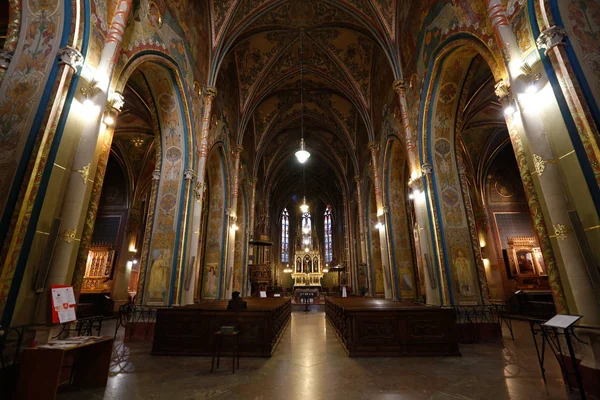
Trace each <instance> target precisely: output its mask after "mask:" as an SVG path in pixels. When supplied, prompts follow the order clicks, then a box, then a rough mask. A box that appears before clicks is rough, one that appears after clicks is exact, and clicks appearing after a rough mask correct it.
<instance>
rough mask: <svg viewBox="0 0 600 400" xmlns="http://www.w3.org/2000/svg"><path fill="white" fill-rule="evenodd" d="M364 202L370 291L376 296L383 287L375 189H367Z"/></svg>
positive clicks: (382, 294) (383, 290)
mask: <svg viewBox="0 0 600 400" xmlns="http://www.w3.org/2000/svg"><path fill="white" fill-rule="evenodd" d="M365 204H366V212H365V218H366V224H367V225H366V230H367V233H368V236H369V237H368V238H367V240H368V245H367V247H368V249H369V258H370V260H371V262H370V264H369V266H370V271H369V273H370V274H371V281H372V282H373V283H372V284H373V288H371V291H372V292H373V294H375V295H376V296H384V295H385V287H384V284H383V261H382V259H381V240H380V236H379V231H378V230H377V228H376V225H377V202H376V200H375V190H374V189H373V187H370V188H369V190H368V191H367V201H366V202H365Z"/></svg>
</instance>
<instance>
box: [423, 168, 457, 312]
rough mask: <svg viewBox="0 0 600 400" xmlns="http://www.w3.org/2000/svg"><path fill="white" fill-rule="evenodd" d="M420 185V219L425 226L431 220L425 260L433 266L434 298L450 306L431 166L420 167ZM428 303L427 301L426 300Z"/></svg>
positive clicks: (448, 283) (427, 229)
mask: <svg viewBox="0 0 600 400" xmlns="http://www.w3.org/2000/svg"><path fill="white" fill-rule="evenodd" d="M421 168H422V174H423V175H422V176H423V178H422V185H423V192H422V194H421V195H419V197H422V198H421V199H420V201H421V202H422V203H423V204H422V206H421V207H420V209H421V210H422V216H421V219H422V220H423V223H424V224H427V223H428V222H429V218H431V225H432V226H433V231H432V232H430V233H431V236H429V237H428V239H429V240H431V244H430V246H429V247H428V249H429V250H430V251H432V254H431V255H430V257H429V259H428V260H427V261H428V262H429V261H431V263H432V264H433V265H431V267H430V268H431V270H430V272H431V273H432V274H434V275H435V279H436V282H437V286H438V290H437V293H436V295H435V298H436V299H437V300H438V301H439V304H441V305H451V301H450V284H451V283H450V282H448V277H447V276H446V267H445V265H446V263H445V262H444V259H443V254H444V249H443V247H442V243H441V241H440V236H439V235H440V234H439V232H440V227H439V223H438V221H439V220H440V219H439V216H438V213H437V209H436V208H435V205H434V202H433V199H432V196H433V193H435V192H434V187H433V179H432V175H433V165H431V164H423V165H422V167H421ZM425 190H426V191H427V193H429V196H427V195H426V194H425V193H426V192H425ZM427 208H429V210H431V212H430V213H429V212H427ZM425 230H426V231H429V226H426V227H425ZM434 250H435V252H436V253H437V256H436V255H435V254H433V251H434ZM436 270H437V271H439V274H438V273H437V271H436ZM428 302H429V300H428Z"/></svg>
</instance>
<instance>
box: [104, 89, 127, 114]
mask: <svg viewBox="0 0 600 400" xmlns="http://www.w3.org/2000/svg"><path fill="white" fill-rule="evenodd" d="M124 105H125V97H123V94H122V93H119V92H112V93H111V94H110V95H109V96H108V106H109V107H110V108H112V109H113V110H115V111H116V112H121V110H122V109H123V106H124Z"/></svg>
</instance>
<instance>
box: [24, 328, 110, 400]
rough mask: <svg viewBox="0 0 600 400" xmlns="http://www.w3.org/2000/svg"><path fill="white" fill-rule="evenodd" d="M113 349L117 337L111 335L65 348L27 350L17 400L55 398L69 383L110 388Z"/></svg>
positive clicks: (90, 338)
mask: <svg viewBox="0 0 600 400" xmlns="http://www.w3.org/2000/svg"><path fill="white" fill-rule="evenodd" d="M71 339H72V338H71ZM61 342H63V343H64V341H60V340H58V341H55V342H52V343H59V344H60V343H61ZM112 349H113V338H112V337H107V336H96V337H94V336H91V337H89V340H88V341H86V342H85V343H81V344H76V345H73V346H69V347H66V346H65V347H64V348H63V347H58V346H57V347H54V348H48V347H37V348H33V349H25V350H24V351H23V354H22V355H21V362H20V374H19V383H18V388H17V398H18V399H35V400H46V399H55V398H56V392H57V390H58V387H59V386H60V385H61V384H63V383H65V382H69V383H71V384H73V385H74V386H76V387H78V388H94V387H102V386H106V382H107V380H108V372H109V367H110V360H111V356H112ZM66 371H70V372H66ZM65 377H66V379H65Z"/></svg>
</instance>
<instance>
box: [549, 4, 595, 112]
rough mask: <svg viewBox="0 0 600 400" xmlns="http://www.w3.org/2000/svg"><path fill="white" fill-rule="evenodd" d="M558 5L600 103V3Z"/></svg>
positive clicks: (590, 84) (568, 34) (586, 75)
mask: <svg viewBox="0 0 600 400" xmlns="http://www.w3.org/2000/svg"><path fill="white" fill-rule="evenodd" d="M555 2H556V1H554V2H553V3H555ZM558 4H559V7H560V14H561V17H562V22H563V23H564V27H565V29H566V30H567V36H568V37H569V41H570V43H571V45H572V46H573V49H574V50H575V54H576V55H577V59H578V61H579V64H580V65H581V68H582V69H583V73H584V75H585V79H586V80H587V82H588V84H589V86H590V89H591V91H592V93H593V96H594V98H595V101H596V105H597V104H600V48H599V47H598V41H600V5H599V4H598V2H597V1H594V0H558Z"/></svg>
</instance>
